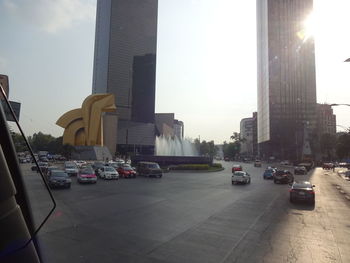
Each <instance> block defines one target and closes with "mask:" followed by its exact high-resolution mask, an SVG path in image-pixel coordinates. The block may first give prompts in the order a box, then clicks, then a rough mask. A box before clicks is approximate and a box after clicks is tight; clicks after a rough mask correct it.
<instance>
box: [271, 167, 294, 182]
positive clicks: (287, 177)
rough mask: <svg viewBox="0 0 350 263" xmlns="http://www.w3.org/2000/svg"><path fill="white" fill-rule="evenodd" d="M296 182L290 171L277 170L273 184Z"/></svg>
mask: <svg viewBox="0 0 350 263" xmlns="http://www.w3.org/2000/svg"><path fill="white" fill-rule="evenodd" d="M293 181H294V176H293V174H292V173H291V172H290V171H288V170H277V171H276V173H275V175H274V177H273V182H274V183H275V184H277V183H285V184H287V183H292V182H293Z"/></svg>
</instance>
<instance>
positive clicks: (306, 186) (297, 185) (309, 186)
mask: <svg viewBox="0 0 350 263" xmlns="http://www.w3.org/2000/svg"><path fill="white" fill-rule="evenodd" d="M293 188H312V185H311V184H293Z"/></svg>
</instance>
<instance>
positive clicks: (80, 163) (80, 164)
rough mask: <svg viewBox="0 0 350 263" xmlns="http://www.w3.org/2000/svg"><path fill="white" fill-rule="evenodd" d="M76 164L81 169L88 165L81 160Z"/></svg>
mask: <svg viewBox="0 0 350 263" xmlns="http://www.w3.org/2000/svg"><path fill="white" fill-rule="evenodd" d="M75 163H76V165H77V166H78V167H79V168H81V167H83V166H85V165H86V164H87V163H86V162H85V161H81V160H79V161H75Z"/></svg>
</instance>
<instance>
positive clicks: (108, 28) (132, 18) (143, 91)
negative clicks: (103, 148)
mask: <svg viewBox="0 0 350 263" xmlns="http://www.w3.org/2000/svg"><path fill="white" fill-rule="evenodd" d="M157 12H158V1H157V0H143V1H139V0H97V10H96V34H95V57H94V69H93V87H92V93H112V94H114V95H115V105H116V107H117V111H116V114H114V115H111V116H108V117H107V118H106V120H105V122H104V123H105V124H104V125H105V126H106V127H105V129H104V131H105V132H106V133H108V134H104V137H105V138H109V140H108V141H109V142H110V143H112V144H113V143H116V144H117V147H116V148H117V149H116V151H117V152H118V153H120V154H127V153H130V152H134V153H137V152H139V153H142V154H152V153H154V147H155V146H154V144H155V130H156V129H155V124H154V121H155V120H154V118H155V117H154V114H155V112H154V111H155V80H156V50H157ZM107 115H110V114H107ZM107 120H108V121H107ZM111 122H113V123H115V124H113V125H112V124H111ZM113 138H114V140H112V139H113ZM105 143H106V145H107V144H108V142H107V141H106V142H105ZM112 154H113V153H112Z"/></svg>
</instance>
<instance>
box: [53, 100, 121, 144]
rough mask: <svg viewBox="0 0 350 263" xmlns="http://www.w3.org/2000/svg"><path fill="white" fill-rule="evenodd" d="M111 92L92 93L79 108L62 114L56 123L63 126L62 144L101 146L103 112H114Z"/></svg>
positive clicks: (114, 107)
mask: <svg viewBox="0 0 350 263" xmlns="http://www.w3.org/2000/svg"><path fill="white" fill-rule="evenodd" d="M116 109H117V108H116V106H115V105H114V95H113V94H92V95H90V96H88V97H87V98H86V99H85V100H84V102H83V104H82V106H81V108H79V109H74V110H71V111H68V112H66V113H65V114H63V115H62V116H61V117H60V118H59V119H58V120H57V122H56V124H57V125H58V126H60V127H62V128H64V133H63V144H70V145H74V146H81V145H86V146H96V145H98V146H103V136H102V135H103V130H102V127H103V125H102V124H103V123H102V113H103V112H114V111H115V110H116Z"/></svg>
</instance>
